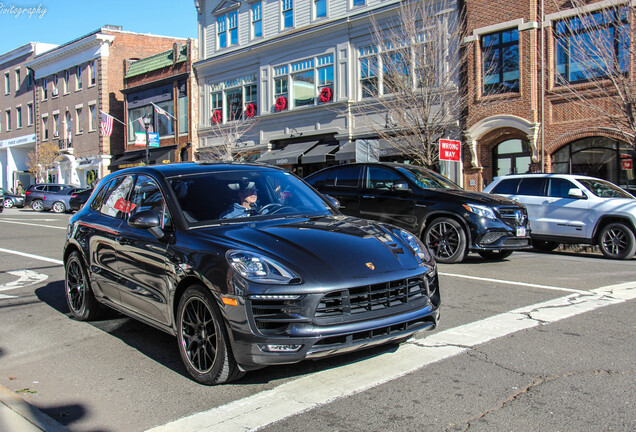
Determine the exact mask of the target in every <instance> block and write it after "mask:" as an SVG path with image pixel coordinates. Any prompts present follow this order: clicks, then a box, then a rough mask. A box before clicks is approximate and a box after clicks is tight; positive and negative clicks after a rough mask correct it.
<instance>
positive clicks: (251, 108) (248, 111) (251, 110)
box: [245, 103, 256, 118]
mask: <svg viewBox="0 0 636 432" xmlns="http://www.w3.org/2000/svg"><path fill="white" fill-rule="evenodd" d="M255 114H256V105H254V104H253V103H248V104H247V106H246V107H245V117H249V118H252V117H254V115H255Z"/></svg>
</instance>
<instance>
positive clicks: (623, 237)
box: [598, 222, 636, 259]
mask: <svg viewBox="0 0 636 432" xmlns="http://www.w3.org/2000/svg"><path fill="white" fill-rule="evenodd" d="M598 243H599V246H600V247H601V252H603V255H605V257H606V258H612V259H630V258H631V257H633V256H634V253H636V238H635V237H634V233H633V232H632V230H631V229H629V227H628V226H626V225H625V224H622V223H620V222H615V223H610V224H607V225H606V226H604V227H603V229H602V230H601V233H600V235H599V242H598Z"/></svg>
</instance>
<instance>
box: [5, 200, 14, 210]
mask: <svg viewBox="0 0 636 432" xmlns="http://www.w3.org/2000/svg"><path fill="white" fill-rule="evenodd" d="M11 207H13V200H12V199H10V198H5V199H4V208H11Z"/></svg>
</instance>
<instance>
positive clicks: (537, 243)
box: [532, 240, 559, 252]
mask: <svg viewBox="0 0 636 432" xmlns="http://www.w3.org/2000/svg"><path fill="white" fill-rule="evenodd" d="M532 247H533V248H535V249H537V250H540V251H541V252H552V251H553V250H555V249H556V248H558V247H559V243H558V242H555V241H548V240H532Z"/></svg>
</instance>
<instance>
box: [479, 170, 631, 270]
mask: <svg viewBox="0 0 636 432" xmlns="http://www.w3.org/2000/svg"><path fill="white" fill-rule="evenodd" d="M484 191H486V192H489V193H494V194H499V195H502V196H505V197H509V198H512V199H514V200H515V201H518V202H520V203H522V204H524V205H525V206H526V208H527V209H528V217H529V218H530V224H531V225H532V243H533V245H534V246H535V247H536V248H537V249H541V250H545V251H549V250H553V249H555V248H556V247H557V246H559V244H560V243H582V244H594V245H599V247H600V249H601V252H602V253H603V255H605V256H606V257H608V258H613V259H629V258H631V257H633V256H634V253H635V252H636V240H635V235H636V198H634V196H633V195H631V194H630V193H628V192H626V191H625V190H624V189H621V188H620V187H618V186H616V185H615V184H613V183H610V182H608V181H605V180H601V179H597V178H594V177H587V176H582V175H571V174H517V175H508V176H505V177H496V178H495V179H494V180H493V182H492V183H490V184H489V185H488V186H487V187H486V188H485V189H484Z"/></svg>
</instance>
